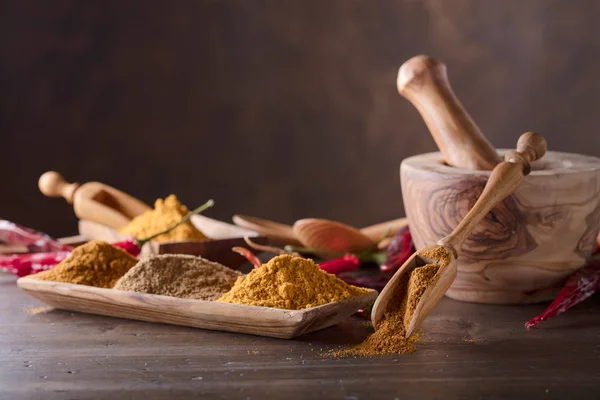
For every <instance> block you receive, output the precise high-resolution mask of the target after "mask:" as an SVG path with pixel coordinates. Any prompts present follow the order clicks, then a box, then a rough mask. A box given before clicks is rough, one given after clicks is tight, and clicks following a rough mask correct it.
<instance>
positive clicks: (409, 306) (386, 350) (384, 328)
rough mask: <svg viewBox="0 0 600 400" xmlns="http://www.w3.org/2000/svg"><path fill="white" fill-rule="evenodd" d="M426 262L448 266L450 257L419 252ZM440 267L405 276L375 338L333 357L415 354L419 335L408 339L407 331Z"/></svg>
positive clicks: (438, 251) (437, 250)
mask: <svg viewBox="0 0 600 400" xmlns="http://www.w3.org/2000/svg"><path fill="white" fill-rule="evenodd" d="M420 255H421V256H423V257H425V258H426V259H432V260H439V262H440V263H441V264H442V265H447V264H448V262H449V261H450V255H449V254H448V253H447V252H446V251H445V250H444V249H443V248H441V247H438V248H434V249H431V250H426V251H424V252H420ZM439 268H440V267H439V265H438V264H426V265H423V266H421V267H417V268H415V269H414V270H412V271H411V272H410V274H404V276H402V278H401V280H400V282H398V286H397V287H396V290H395V292H394V294H393V296H392V300H391V302H390V305H389V310H391V311H388V312H387V313H385V315H384V317H383V319H382V320H381V321H380V322H379V324H378V326H377V327H376V330H375V332H374V333H373V334H371V335H370V336H369V337H367V338H366V339H365V340H364V341H363V342H362V343H360V344H358V345H355V346H352V347H349V348H345V349H341V350H335V351H333V352H331V353H330V355H333V356H334V357H342V356H352V355H354V356H371V355H384V354H405V353H411V352H413V351H415V350H416V349H417V348H416V346H415V343H416V342H418V340H419V339H420V337H419V333H418V332H417V333H414V334H413V335H411V336H410V337H409V338H406V337H405V336H406V329H407V328H408V326H409V325H410V321H411V320H412V317H413V314H414V312H415V309H416V308H417V305H418V304H419V301H420V300H421V297H422V296H423V293H425V290H427V288H428V287H429V286H431V285H433V284H434V283H435V281H436V279H437V277H436V274H437V272H438V270H439Z"/></svg>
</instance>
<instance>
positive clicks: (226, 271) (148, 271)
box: [114, 254, 242, 300]
mask: <svg viewBox="0 0 600 400" xmlns="http://www.w3.org/2000/svg"><path fill="white" fill-rule="evenodd" d="M241 275H242V274H241V273H239V272H237V271H234V270H232V269H230V268H227V267H226V266H224V265H221V264H219V263H216V262H213V261H209V260H206V259H204V258H202V257H196V256H190V255H183V254H162V255H155V256H149V257H147V258H144V259H142V260H140V261H139V262H138V263H137V264H136V265H135V266H134V267H133V268H131V269H130V270H129V271H128V272H127V273H126V274H125V275H123V277H121V279H119V281H118V282H117V284H116V285H115V287H114V288H115V289H119V290H127V291H131V292H141V293H150V294H160V295H164V296H173V297H180V298H183V299H196V300H216V299H218V298H219V297H221V295H223V294H224V293H226V292H228V291H229V289H231V287H232V286H233V284H234V283H235V281H236V280H237V278H238V277H239V276H241Z"/></svg>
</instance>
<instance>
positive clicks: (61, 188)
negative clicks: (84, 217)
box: [38, 171, 80, 204]
mask: <svg viewBox="0 0 600 400" xmlns="http://www.w3.org/2000/svg"><path fill="white" fill-rule="evenodd" d="M79 186H80V185H79V183H69V182H67V181H66V180H65V178H63V176H62V175H61V174H59V173H58V172H56V171H48V172H46V173H44V174H43V175H42V176H40V179H39V181H38V187H39V188H40V191H41V192H42V193H43V194H44V195H46V196H48V197H64V198H65V199H66V200H67V203H69V204H73V197H74V196H75V191H76V190H77V189H78V188H79Z"/></svg>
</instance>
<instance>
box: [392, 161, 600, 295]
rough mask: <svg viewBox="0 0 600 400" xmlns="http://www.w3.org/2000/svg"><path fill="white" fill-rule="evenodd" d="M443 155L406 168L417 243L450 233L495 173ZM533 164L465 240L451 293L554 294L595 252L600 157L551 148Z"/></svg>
mask: <svg viewBox="0 0 600 400" xmlns="http://www.w3.org/2000/svg"><path fill="white" fill-rule="evenodd" d="M441 161H442V158H441V155H440V154H439V153H430V154H425V155H421V156H416V157H411V158H409V159H407V160H405V161H404V162H403V163H402V166H401V181H402V191H403V196H404V203H405V204H406V206H407V208H406V212H407V216H408V219H409V223H410V226H411V232H412V234H413V239H414V241H415V245H416V246H417V249H422V248H424V247H426V246H428V245H430V244H431V243H435V242H436V241H437V240H438V239H439V238H440V237H444V236H446V235H448V234H450V232H451V231H452V230H453V229H454V227H456V226H457V225H458V223H459V222H460V221H461V220H462V218H463V217H464V216H465V215H466V214H467V211H468V210H469V209H470V208H471V207H472V205H473V204H474V203H475V201H476V200H477V198H478V197H479V196H480V194H481V191H482V189H483V186H484V185H485V182H486V180H487V176H488V175H489V174H488V173H486V172H476V173H472V172H471V171H466V170H459V169H453V168H449V167H447V166H444V165H443V164H442V162H441ZM533 169H534V170H533V171H532V172H531V174H530V175H529V176H528V177H526V178H524V180H523V182H522V184H521V186H520V187H519V188H518V189H517V190H516V191H515V193H514V194H513V195H512V196H510V197H508V198H507V199H506V200H504V201H503V202H502V203H501V204H500V205H499V206H497V207H495V208H494V209H493V210H492V211H491V213H490V214H489V215H488V216H487V217H486V218H485V219H484V220H483V221H482V222H481V223H480V224H479V225H478V227H477V228H476V229H475V231H474V232H473V234H471V236H470V237H469V238H468V239H467V240H466V241H465V242H464V245H463V246H462V249H461V256H460V258H459V259H458V275H457V278H456V280H455V282H454V284H453V285H452V287H451V288H450V290H449V291H448V293H447V295H448V296H450V297H452V298H455V299H459V300H465V301H480V302H492V303H519V302H537V301H544V300H548V299H551V298H553V296H554V295H555V294H556V286H557V285H560V283H562V281H563V279H564V278H565V277H567V276H568V275H569V274H571V273H572V272H573V271H574V270H576V269H577V268H579V267H581V266H582V265H583V264H584V262H585V258H586V257H588V256H589V255H590V254H591V252H592V250H593V248H594V246H595V239H594V238H595V235H597V233H598V230H600V219H598V218H595V217H594V215H596V213H597V212H598V211H597V210H598V204H599V202H600V160H599V159H597V158H593V157H584V156H580V155H573V154H566V153H557V152H548V154H546V156H545V158H544V159H543V160H542V161H540V162H538V163H534V165H533ZM590 232H591V233H590ZM582 242H584V243H585V244H583V245H582ZM581 249H585V250H586V252H582V251H581Z"/></svg>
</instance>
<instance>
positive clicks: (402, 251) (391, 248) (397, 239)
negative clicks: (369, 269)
mask: <svg viewBox="0 0 600 400" xmlns="http://www.w3.org/2000/svg"><path fill="white" fill-rule="evenodd" d="M415 251H417V250H416V249H415V246H414V244H413V241H412V236H411V234H410V229H409V228H408V226H405V227H404V228H401V229H399V230H398V232H396V234H395V235H394V237H393V238H392V241H391V242H390V244H389V245H388V247H387V256H386V259H385V262H384V263H383V264H381V265H380V266H379V269H380V270H381V271H382V272H395V271H396V270H397V269H398V268H400V267H401V266H402V265H403V264H404V262H405V261H406V260H408V259H409V257H410V256H411V255H412V254H413V253H414V252H415Z"/></svg>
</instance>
